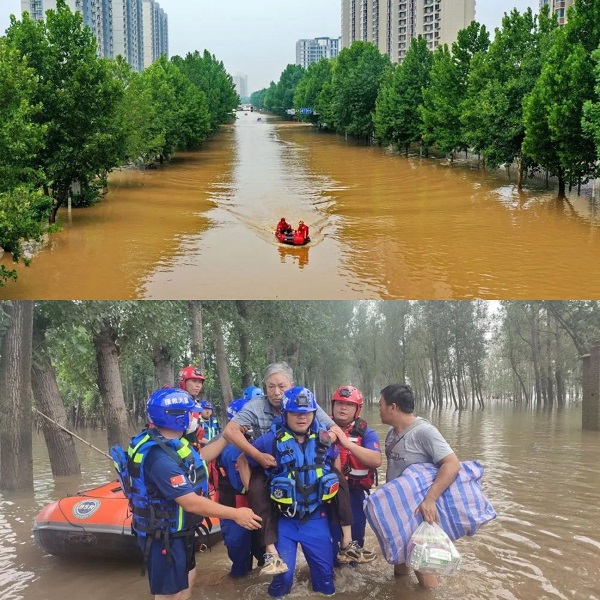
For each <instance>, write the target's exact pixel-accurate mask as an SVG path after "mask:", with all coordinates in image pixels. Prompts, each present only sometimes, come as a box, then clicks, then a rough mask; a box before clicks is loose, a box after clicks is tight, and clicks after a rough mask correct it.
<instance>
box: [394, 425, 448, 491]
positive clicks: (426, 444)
mask: <svg viewBox="0 0 600 600" xmlns="http://www.w3.org/2000/svg"><path fill="white" fill-rule="evenodd" d="M452 452H454V451H453V450H452V448H450V445H449V444H448V442H447V441H446V440H445V439H444V436H443V435H442V434H441V433H440V432H439V431H438V430H437V428H436V427H435V426H433V425H432V424H431V423H430V422H429V421H427V420H425V419H423V418H421V417H417V420H416V421H415V422H414V423H413V424H412V425H411V426H409V428H407V429H406V430H404V431H402V432H400V433H399V434H398V433H396V431H395V430H394V428H393V427H390V430H389V431H388V432H387V435H386V436H385V455H386V457H387V470H386V473H385V479H386V481H391V480H392V479H395V478H396V477H399V476H400V475H401V474H402V471H404V469H406V467H408V466H409V465H414V464H415V463H434V464H437V463H439V462H440V460H442V459H443V458H445V457H446V456H448V455H449V454H452Z"/></svg>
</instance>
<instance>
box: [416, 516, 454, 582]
mask: <svg viewBox="0 0 600 600" xmlns="http://www.w3.org/2000/svg"><path fill="white" fill-rule="evenodd" d="M460 560H461V558H460V554H459V553H458V550H457V549H456V547H455V546H454V544H453V543H452V540H451V539H450V538H449V537H448V536H447V535H446V532H445V531H444V530H443V529H442V528H441V527H440V526H439V525H438V524H437V523H434V524H433V525H430V524H429V523H427V521H423V522H422V523H421V524H420V525H419V526H418V527H417V529H416V530H415V532H414V533H413V534H412V536H411V538H410V540H409V542H408V548H407V560H406V564H407V565H408V566H409V567H411V568H412V569H415V571H420V572H421V573H439V574H441V575H456V573H458V570H459V568H460Z"/></svg>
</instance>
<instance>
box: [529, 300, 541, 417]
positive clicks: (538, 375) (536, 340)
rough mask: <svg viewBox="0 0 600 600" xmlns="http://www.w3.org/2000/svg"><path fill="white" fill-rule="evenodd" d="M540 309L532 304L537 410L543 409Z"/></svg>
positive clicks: (532, 345)
mask: <svg viewBox="0 0 600 600" xmlns="http://www.w3.org/2000/svg"><path fill="white" fill-rule="evenodd" d="M538 311H539V307H538V303H537V302H535V301H533V302H531V318H530V325H531V356H532V359H533V372H534V374H535V402H536V406H537V408H541V407H542V377H541V373H540V345H539V344H540V340H539V328H538V324H539V312H538Z"/></svg>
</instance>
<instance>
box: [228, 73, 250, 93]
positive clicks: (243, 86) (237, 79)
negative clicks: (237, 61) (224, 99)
mask: <svg viewBox="0 0 600 600" xmlns="http://www.w3.org/2000/svg"><path fill="white" fill-rule="evenodd" d="M231 79H233V85H235V91H236V92H237V93H238V96H239V97H240V98H247V97H248V78H247V77H246V75H244V74H243V73H238V74H237V75H234V76H233V77H232V78H231Z"/></svg>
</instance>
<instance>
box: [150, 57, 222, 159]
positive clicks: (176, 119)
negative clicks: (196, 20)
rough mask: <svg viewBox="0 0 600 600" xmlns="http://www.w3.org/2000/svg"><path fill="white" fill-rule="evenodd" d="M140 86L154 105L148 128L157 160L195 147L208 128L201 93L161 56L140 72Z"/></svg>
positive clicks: (203, 138) (204, 136) (206, 114)
mask: <svg viewBox="0 0 600 600" xmlns="http://www.w3.org/2000/svg"><path fill="white" fill-rule="evenodd" d="M141 78H142V89H143V90H144V92H145V93H146V94H148V95H149V97H150V100H151V103H152V105H153V106H154V117H155V118H154V121H153V122H152V124H151V126H150V128H149V135H150V138H149V139H151V140H154V143H155V144H156V148H155V151H156V155H158V156H160V159H161V161H162V160H163V159H164V158H166V157H168V156H170V155H171V154H173V153H174V152H175V151H177V150H188V149H191V148H194V147H198V146H199V145H200V144H201V143H202V142H203V141H204V140H205V139H206V136H207V135H208V133H209V130H210V115H209V113H208V105H207V102H206V97H205V96H204V93H203V92H201V91H200V90H199V89H198V88H196V87H195V86H194V84H193V83H192V82H191V81H190V80H189V79H188V78H187V77H186V76H185V75H184V74H183V73H182V72H181V71H180V70H179V68H178V67H177V66H176V65H175V64H174V63H171V62H169V61H168V60H167V59H166V58H165V57H164V56H163V57H161V58H160V59H158V60H157V61H155V62H154V63H153V64H152V65H151V66H150V67H148V68H147V69H145V70H144V72H143V73H142V76H141Z"/></svg>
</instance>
